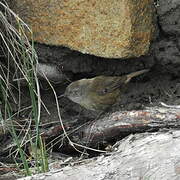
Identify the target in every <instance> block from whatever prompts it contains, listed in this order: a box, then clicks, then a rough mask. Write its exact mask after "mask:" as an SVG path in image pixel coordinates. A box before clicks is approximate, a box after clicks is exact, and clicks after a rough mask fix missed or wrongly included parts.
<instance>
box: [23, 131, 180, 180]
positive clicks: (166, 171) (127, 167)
mask: <svg viewBox="0 0 180 180" xmlns="http://www.w3.org/2000/svg"><path fill="white" fill-rule="evenodd" d="M114 147H115V152H112V153H109V154H108V156H105V155H102V156H100V157H98V158H97V159H91V160H87V163H84V164H80V165H78V166H75V167H72V166H67V167H65V168H62V169H59V170H55V171H52V172H49V173H46V174H40V175H35V176H32V177H26V178H21V180H38V179H44V180H57V179H61V180H74V179H78V180H84V179H86V180H92V179H93V180H99V179H112V180H116V179H120V180H140V179H144V180H145V179H156V180H159V179H163V180H169V179H171V180H177V179H180V154H179V149H180V131H169V132H158V133H144V134H138V135H130V136H129V137H128V138H126V139H124V140H122V141H120V142H118V143H117V144H116V145H115V146H114Z"/></svg>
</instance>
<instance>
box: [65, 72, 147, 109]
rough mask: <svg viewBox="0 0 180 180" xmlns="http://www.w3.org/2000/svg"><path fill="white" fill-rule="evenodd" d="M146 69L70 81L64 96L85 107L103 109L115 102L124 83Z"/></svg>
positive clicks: (124, 85) (123, 87)
mask: <svg viewBox="0 0 180 180" xmlns="http://www.w3.org/2000/svg"><path fill="white" fill-rule="evenodd" d="M148 71H149V70H148V69H144V70H141V71H137V72H133V73H130V74H128V75H123V76H97V77H94V78H91V79H81V80H78V81H75V82H72V83H71V84H70V85H69V86H68V87H67V88H66V90H65V93H64V96H65V97H68V98H69V99H70V100H72V101H73V102H75V103H78V104H80V105H81V106H83V107H85V108H86V109H89V110H93V111H104V110H105V109H106V108H108V107H109V106H111V105H113V104H115V103H116V101H117V99H118V98H119V97H120V95H121V94H122V93H123V91H124V89H125V87H126V84H127V83H128V82H129V81H130V80H131V78H133V77H135V76H139V75H140V74H143V73H146V72H148Z"/></svg>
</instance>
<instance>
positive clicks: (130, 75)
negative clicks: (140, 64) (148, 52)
mask: <svg viewBox="0 0 180 180" xmlns="http://www.w3.org/2000/svg"><path fill="white" fill-rule="evenodd" d="M148 71H149V69H143V70H141V71H136V72H133V73H130V74H128V75H126V76H127V79H126V81H125V83H128V82H129V81H130V80H131V79H132V78H133V77H136V76H139V75H141V74H144V73H146V72H148Z"/></svg>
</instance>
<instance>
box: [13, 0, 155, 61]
mask: <svg viewBox="0 0 180 180" xmlns="http://www.w3.org/2000/svg"><path fill="white" fill-rule="evenodd" d="M12 8H13V10H14V11H15V12H16V13H17V14H19V16H20V17H21V18H22V19H23V20H24V21H25V22H26V23H27V24H28V25H29V26H30V27H32V29H33V32H34V39H35V41H37V42H39V43H45V44H48V45H64V46H67V47H70V48H72V49H74V50H78V51H80V52H82V53H88V54H93V55H96V56H101V57H108V58H110V57H111V58H130V57H139V56H141V55H144V54H147V52H148V51H149V46H150V42H151V40H152V39H153V37H154V32H155V26H154V15H155V12H154V7H153V0H111V1H109V0H103V1H96V0H90V1H88V0H84V1H82V0H69V1H66V0H57V1H53V2H49V1H48V0H40V1H36V0H14V5H13V7H12Z"/></svg>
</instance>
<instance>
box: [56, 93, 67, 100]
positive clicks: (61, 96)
mask: <svg viewBox="0 0 180 180" xmlns="http://www.w3.org/2000/svg"><path fill="white" fill-rule="evenodd" d="M63 97H66V95H65V94H61V95H60V96H58V99H59V98H63Z"/></svg>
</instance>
